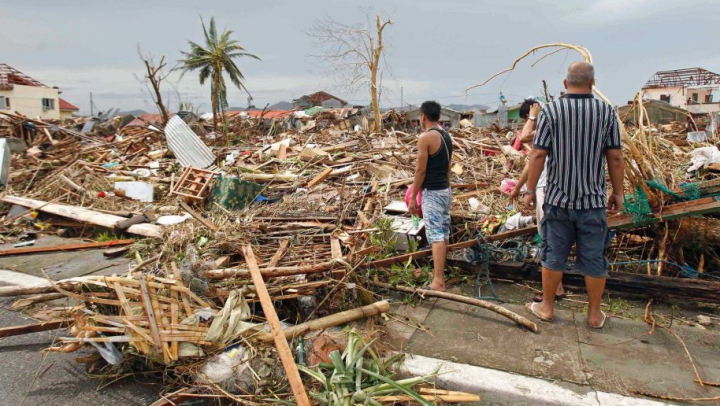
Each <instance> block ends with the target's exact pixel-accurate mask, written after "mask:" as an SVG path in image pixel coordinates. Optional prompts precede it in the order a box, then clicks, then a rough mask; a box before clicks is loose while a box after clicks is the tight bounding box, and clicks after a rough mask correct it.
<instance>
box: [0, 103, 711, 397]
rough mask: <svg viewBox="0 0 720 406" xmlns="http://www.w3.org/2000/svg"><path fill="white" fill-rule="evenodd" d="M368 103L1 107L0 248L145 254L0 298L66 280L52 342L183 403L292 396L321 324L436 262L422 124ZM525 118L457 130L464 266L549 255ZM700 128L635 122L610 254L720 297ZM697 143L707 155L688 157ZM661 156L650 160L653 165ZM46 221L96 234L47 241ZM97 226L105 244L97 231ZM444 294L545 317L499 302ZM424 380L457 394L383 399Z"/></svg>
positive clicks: (54, 228) (361, 311)
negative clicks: (65, 301) (136, 369)
mask: <svg viewBox="0 0 720 406" xmlns="http://www.w3.org/2000/svg"><path fill="white" fill-rule="evenodd" d="M355 113H356V112H353V111H347V110H346V111H320V112H318V113H317V114H315V115H314V116H307V115H306V114H303V115H296V114H289V115H279V114H275V115H267V114H262V113H261V114H247V113H241V114H237V113H228V114H227V115H226V117H225V123H224V125H225V128H226V129H227V130H226V131H224V132H223V134H224V135H222V136H221V135H218V134H216V133H215V132H213V131H212V128H211V125H209V124H208V123H206V122H205V121H203V120H201V119H199V118H197V117H194V116H193V115H186V116H185V117H181V115H175V116H173V117H172V118H171V119H170V120H169V121H168V122H167V123H166V124H165V125H162V124H161V123H157V122H153V123H148V122H145V121H143V120H140V121H139V122H138V121H137V120H135V119H132V120H131V119H130V118H127V117H107V118H104V119H103V120H85V119H75V120H73V121H70V122H64V123H51V122H45V121H39V120H32V119H30V118H27V117H23V116H19V115H15V114H6V113H1V114H0V136H2V137H5V138H8V139H14V140H16V144H11V143H9V142H8V143H7V144H6V146H5V147H4V148H6V151H8V155H9V154H10V151H12V154H11V158H10V159H6V160H5V164H6V166H7V164H8V162H9V166H10V168H11V169H10V170H8V169H7V168H6V169H4V172H5V173H6V174H7V173H9V175H6V176H8V177H7V183H6V186H5V191H4V193H3V197H2V201H3V202H5V203H7V204H8V205H7V206H6V209H7V211H6V214H5V218H4V221H3V224H2V227H1V228H0V230H1V231H2V236H0V238H2V241H3V242H4V243H16V244H18V248H13V249H10V250H6V251H3V255H30V254H36V253H38V252H47V251H51V250H52V249H55V250H66V249H92V248H98V247H103V248H105V249H106V252H107V255H108V256H113V255H127V256H129V257H133V258H136V262H135V263H134V264H133V265H132V266H131V267H130V268H129V269H127V272H125V273H123V274H120V275H114V276H98V275H91V276H85V277H78V278H72V279H69V280H59V281H52V280H49V278H48V280H47V282H46V283H44V284H37V285H31V286H28V285H23V284H18V285H14V286H7V287H0V295H1V296H26V297H25V298H24V299H20V300H19V302H21V303H19V304H18V305H17V306H15V308H27V307H28V306H30V305H36V306H37V305H40V306H41V305H42V304H43V303H45V302H49V301H51V300H55V299H57V298H58V297H59V295H60V296H61V297H67V298H70V299H72V305H71V306H66V307H63V308H61V309H58V311H54V312H51V314H52V315H53V316H52V318H51V319H50V320H45V321H44V322H43V323H41V325H42V326H44V327H37V328H40V329H43V328H45V329H50V328H59V327H63V326H70V329H69V331H68V333H66V334H64V335H62V337H61V338H60V340H59V345H57V346H55V347H53V348H52V350H54V351H62V352H71V351H75V350H77V349H79V348H81V347H83V346H88V345H91V346H94V347H96V348H97V351H98V354H99V355H98V357H96V358H94V359H92V361H93V362H95V361H97V359H99V358H102V360H103V362H104V363H106V364H107V365H106V366H105V367H103V369H102V371H103V374H105V375H106V376H112V375H118V376H119V375H120V374H121V372H122V371H128V370H130V365H136V364H137V362H135V361H137V360H142V363H143V364H144V365H145V367H146V368H150V369H153V370H155V371H158V372H163V373H165V374H167V375H169V376H172V377H173V378H174V379H175V381H176V382H178V385H177V386H176V387H172V388H168V391H167V392H168V393H167V394H170V392H173V393H172V396H170V395H168V399H171V400H173V399H174V400H173V401H178V399H180V398H182V397H183V396H192V394H193V393H195V394H198V393H212V394H214V395H218V396H225V397H228V398H230V399H236V400H237V399H239V398H238V396H241V397H242V399H243V401H244V402H245V403H249V402H250V401H254V402H257V403H262V402H264V401H268V399H271V398H274V397H277V396H278V395H275V394H278V393H285V394H287V393H288V390H287V389H286V385H288V384H289V385H290V389H291V391H292V393H293V395H294V397H295V399H296V401H298V403H302V401H301V399H302V397H303V396H304V393H305V392H304V389H303V387H304V385H303V383H302V382H300V380H299V375H297V367H294V365H295V361H293V354H292V352H295V358H296V359H298V362H301V360H300V358H304V357H305V351H306V350H308V349H310V352H312V349H313V348H315V347H316V346H314V344H313V343H312V340H315V339H317V337H318V335H317V334H316V333H311V334H308V335H306V333H308V332H310V331H318V330H322V329H328V328H331V327H335V326H341V325H345V324H347V323H350V322H353V321H356V320H360V319H364V318H368V317H372V316H374V315H377V314H380V313H384V312H387V311H388V309H389V305H388V302H387V301H385V300H383V296H382V294H381V293H378V292H383V291H384V290H383V291H380V290H378V288H377V287H378V286H382V287H383V289H397V290H401V291H402V290H403V289H404V291H409V292H413V291H415V289H414V288H411V286H410V285H414V284H417V283H423V281H427V279H428V278H429V276H430V273H431V271H430V267H429V266H428V265H427V264H426V263H425V262H424V261H423V260H422V258H423V257H426V256H428V255H429V251H428V250H427V249H421V248H422V247H423V246H424V243H423V240H422V221H420V222H419V223H418V225H414V224H413V220H412V218H411V216H410V215H409V214H408V213H407V207H406V206H405V203H404V198H403V196H404V195H405V191H406V189H407V187H408V186H409V185H411V184H412V181H413V173H414V165H415V159H414V157H415V153H416V134H414V133H411V132H410V131H411V130H410V129H411V128H413V127H412V124H411V123H408V121H407V116H406V115H405V114H404V113H401V112H390V113H386V114H385V116H384V120H385V122H386V123H387V131H385V132H384V133H383V134H368V133H367V132H366V131H365V130H364V128H367V121H366V120H365V121H364V122H363V120H362V119H361V118H359V117H355V116H354V114H355ZM131 123H134V124H133V125H130V124H131ZM513 127H514V126H513ZM515 130H516V128H512V127H503V128H500V127H499V126H494V127H492V128H475V127H473V126H472V125H468V124H467V123H466V124H464V125H463V128H458V129H452V130H451V134H452V135H453V137H454V139H453V144H454V148H455V151H456V153H455V155H454V157H453V163H452V166H451V172H452V173H451V177H452V186H453V189H454V192H455V195H454V201H453V210H452V217H453V231H452V236H451V242H452V243H453V244H452V245H451V247H450V249H451V251H454V253H455V254H458V253H459V255H456V256H455V258H456V259H459V260H460V261H455V262H454V263H456V264H457V263H459V262H464V263H466V264H468V265H469V266H472V264H484V265H486V266H487V265H488V264H493V263H495V264H497V263H503V262H507V261H513V262H515V263H520V264H525V265H524V266H525V267H527V266H532V264H533V263H534V262H533V260H534V256H535V253H536V252H537V241H536V238H535V234H536V233H535V227H534V226H533V225H532V222H531V217H530V216H531V213H529V212H526V213H523V212H522V211H519V210H518V209H520V208H518V207H512V206H510V205H509V202H508V197H507V195H506V193H507V192H508V190H507V186H504V185H507V184H509V183H510V182H512V180H513V179H517V178H518V177H519V174H520V172H521V171H522V169H523V167H524V165H525V157H524V153H523V151H516V150H514V149H513V148H512V147H511V144H512V141H513V138H514V136H515ZM686 133H687V130H686V129H685V128H683V127H682V125H678V124H673V125H670V126H655V127H653V128H652V129H650V128H644V127H641V128H638V129H631V130H630V131H629V133H628V134H627V135H626V137H627V139H629V140H631V142H632V145H631V146H630V147H629V148H630V149H631V151H629V153H628V154H627V155H629V156H630V157H631V158H630V159H631V160H630V161H629V162H635V163H632V165H635V167H636V169H637V170H636V171H631V173H630V175H629V180H628V190H629V191H631V192H632V193H629V195H628V207H629V209H628V212H627V213H626V214H624V215H622V216H619V217H615V218H611V219H610V224H611V227H612V228H614V229H617V230H621V231H618V233H617V235H616V237H615V239H614V243H613V244H612V246H611V249H610V252H609V256H610V258H611V262H612V263H613V264H614V265H613V271H615V272H613V275H615V276H619V278H620V280H623V281H625V286H626V289H635V290H636V291H641V290H642V289H645V291H650V292H653V293H655V292H663V294H665V293H668V291H671V290H672V289H673V287H677V286H681V285H683V283H685V282H686V281H687V280H690V279H693V281H694V282H696V283H694V284H693V286H694V290H683V291H681V292H680V291H678V292H674V293H675V294H677V295H679V296H685V297H688V296H692V297H696V298H698V299H702V300H711V299H712V296H713V294H712V292H717V290H714V289H716V284H717V282H706V280H709V279H713V278H718V277H719V276H720V274H716V273H714V272H712V271H711V270H713V269H717V265H718V264H720V258H719V257H718V256H717V255H716V254H715V252H714V250H701V251H697V252H694V251H693V252H691V251H690V250H689V248H688V247H689V245H688V244H687V241H689V240H691V241H693V243H705V244H707V245H710V246H712V247H717V246H720V234H717V232H716V231H715V230H716V229H717V228H712V227H709V226H706V227H704V228H703V226H702V225H699V224H697V222H695V219H694V218H692V217H690V216H693V215H706V214H709V213H714V212H718V211H720V202H718V201H717V199H716V197H715V196H716V195H717V194H718V193H719V192H720V180H714V176H715V175H714V174H713V172H712V171H713V167H712V165H713V164H714V162H715V161H714V160H715V159H716V158H715V157H714V155H713V152H712V151H709V152H708V153H707V154H705V155H703V154H702V153H698V152H697V151H698V149H695V148H693V147H695V146H696V144H695V143H689V144H688V145H687V146H684V145H681V143H678V142H673V140H674V139H679V137H682V135H683V134H686ZM713 139H714V138H713ZM705 148H710V149H712V148H715V147H714V146H711V145H709V146H706V147H705ZM715 150H717V148H715ZM648 151H652V155H648V154H647V152H648ZM638 155H639V156H640V157H638ZM718 155H720V153H718ZM691 156H692V157H693V158H692V159H693V162H694V163H695V164H696V165H697V168H695V169H694V170H693V171H692V172H691V173H688V172H687V167H688V166H689V165H690V160H691ZM703 157H705V158H706V159H705V160H704V161H702V158H703ZM718 158H720V157H718ZM632 159H636V160H637V159H643V160H644V161H643V162H644V163H642V164H636V162H638V161H632ZM663 162H664V163H665V164H664V165H663V164H662V163H663ZM670 162H672V164H669V163H670ZM658 163H659V164H660V165H662V166H656V167H655V169H653V173H644V172H643V171H644V170H645V168H647V167H652V165H657V164H658ZM718 163H720V161H718ZM641 175H642V177H640V176H641ZM633 176H634V177H633ZM651 179H652V180H654V181H655V182H654V183H652V182H646V180H651ZM704 220H705V221H709V222H717V221H718V220H716V219H712V218H705V219H704ZM713 224H714V223H713ZM691 230H692V231H691ZM698 230H704V231H702V232H699V231H698ZM43 234H57V235H60V236H63V237H68V238H70V237H76V238H84V239H92V240H96V241H95V242H91V243H87V244H79V245H77V244H76V245H74V248H69V247H65V246H63V245H59V246H56V247H51V248H50V249H48V248H43V249H42V250H41V249H39V248H33V247H32V246H31V244H32V241H33V240H35V239H36V238H39V237H40V236H41V235H43ZM101 235H103V236H105V238H103V239H102V240H103V241H104V242H103V241H97V240H99V238H98V237H99V236H101ZM128 240H130V241H128ZM20 246H22V247H20ZM489 248H490V249H489ZM404 251H407V253H405V252H404ZM399 268H402V269H399ZM491 268H492V267H491ZM492 269H493V273H494V274H498V273H501V272H502V269H503V268H502V267H498V268H497V269H494V268H492ZM619 271H622V272H619ZM502 275H503V277H504V278H513V277H521V276H518V275H520V274H512V273H509V274H508V273H505V274H502ZM668 276H670V277H673V278H666V277H668ZM622 278H626V279H622ZM683 286H684V285H683ZM698 292H700V293H698ZM702 292H705V293H702ZM426 293H428V295H432V292H426ZM445 296H447V298H450V299H453V300H462V301H465V302H466V303H471V304H475V305H478V306H481V307H484V308H488V309H490V310H493V311H496V312H498V313H501V314H503V315H505V316H507V317H508V318H511V319H513V320H514V321H516V322H517V323H518V324H519V325H520V326H523V327H526V328H528V329H530V330H533V331H537V326H535V324H534V323H532V322H530V321H529V320H527V319H525V318H524V317H521V316H518V315H516V314H514V313H512V312H509V311H507V310H506V309H504V308H502V307H500V306H497V305H495V304H492V303H488V302H485V301H482V300H479V299H472V298H464V299H463V298H462V297H453V296H457V295H450V294H446V295H445ZM445 296H443V297H445ZM715 301H717V298H715ZM257 303H260V306H257ZM45 313H47V311H45ZM279 320H283V323H282V324H281V323H280V321H279ZM37 328H35V329H31V330H28V329H27V328H20V327H19V328H17V329H15V330H12V331H13V332H14V333H13V334H21V333H24V332H28V331H38V330H37ZM5 334H6V335H7V334H10V333H8V332H7V331H6V332H5ZM303 338H305V339H306V340H307V341H308V342H307V343H304V341H303ZM288 340H290V344H288ZM368 341H369V340H368ZM273 342H274V343H275V347H271V346H269V344H270V343H273ZM343 346H347V347H344V348H349V347H351V345H349V344H348V343H345V344H343V345H340V346H339V347H338V348H340V349H341V350H342V348H343ZM291 347H292V348H294V349H295V351H292V350H291V349H290V348H291ZM346 351H347V350H346ZM341 352H343V351H338V353H337V356H340V353H341ZM311 355H313V357H314V358H315V359H316V362H315V364H317V363H318V362H326V363H334V362H335V361H336V360H335V359H333V358H332V357H335V355H332V354H331V355H332V357H330V355H328V354H327V353H323V352H322V351H320V353H313V354H311ZM344 355H347V353H344ZM303 362H304V361H303ZM315 364H313V365H315ZM228 365H229V366H228ZM358 365H363V364H362V362H360V364H358ZM240 366H243V367H242V368H240ZM248 368H250V369H252V370H253V371H254V372H253V373H250V372H248ZM283 369H284V373H283V372H282V371H283ZM304 369H305V368H304ZM240 370H242V371H244V372H243V373H240V372H238V371H240ZM218 371H221V372H218ZM228 371H229V372H228ZM313 371H314V370H313ZM375 372H378V371H375ZM309 373H313V372H312V371H311V372H309ZM316 373H319V372H316ZM378 373H379V372H378ZM383 374H384V376H385V377H391V376H392V372H390V371H384V372H383ZM249 376H252V377H253V378H252V379H249V378H248V377H249ZM378 379H379V378H378ZM240 381H242V382H240ZM380 381H381V380H370V381H368V387H371V386H372V385H376V384H378V382H380ZM420 383H421V382H415V383H414V384H415V385H416V384H420ZM313 388H314V387H313ZM380 392H382V391H380ZM380 392H379V394H378V396H380V394H382V395H385V396H387V395H388V393H389V392H382V393H380ZM418 393H421V394H422V396H423V397H422V399H438V398H440V399H442V396H443V394H439V392H436V393H430V392H428V391H427V390H426V389H418V391H417V392H415V391H411V392H409V393H408V392H403V393H401V394H397V395H398V396H399V397H398V396H396V397H394V398H393V397H390V398H388V399H390V400H388V401H398V400H412V399H414V400H416V398H415V397H414V396H415V395H417V394H418ZM249 395H252V396H249ZM315 395H317V396H321V395H318V394H317V393H315ZM444 395H447V394H444ZM452 395H453V396H455V397H454V398H453V399H464V400H468V398H463V396H464V394H457V393H454V394H452ZM243 396H245V397H243ZM402 396H410V398H407V399H405V398H402ZM447 396H449V395H447ZM447 398H452V397H447ZM470 400H471V399H470ZM158 404H165V403H158ZM167 404H170V403H167Z"/></svg>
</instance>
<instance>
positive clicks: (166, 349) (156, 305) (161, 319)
mask: <svg viewBox="0 0 720 406" xmlns="http://www.w3.org/2000/svg"><path fill="white" fill-rule="evenodd" d="M148 291H149V292H150V301H151V303H152V306H153V312H155V319H156V321H157V322H158V327H160V326H162V329H161V330H160V340H162V348H163V360H164V361H165V363H166V364H169V363H170V362H171V361H172V358H171V353H170V344H169V343H168V340H167V337H165V336H164V334H163V333H162V330H167V329H168V326H169V325H170V322H169V321H168V319H167V317H165V313H163V308H162V307H160V301H159V300H158V293H157V289H155V288H154V287H153V286H152V285H150V286H148Z"/></svg>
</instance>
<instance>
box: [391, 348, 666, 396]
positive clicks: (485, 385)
mask: <svg viewBox="0 0 720 406" xmlns="http://www.w3.org/2000/svg"><path fill="white" fill-rule="evenodd" d="M438 368H440V373H439V376H438V377H437V378H436V382H437V384H438V386H439V387H442V388H443V389H447V390H456V391H463V392H469V393H474V394H478V395H481V396H483V395H485V396H487V397H491V398H492V399H493V400H494V401H496V402H498V401H499V402H501V403H505V404H508V405H533V406H545V405H547V406H565V405H567V406H661V405H671V404H670V403H663V402H656V401H653V400H647V399H641V398H633V397H629V396H623V395H618V394H614V393H606V392H598V391H595V390H592V389H591V388H589V387H586V386H581V385H574V384H564V383H553V382H550V381H545V380H542V379H538V378H530V377H526V376H522V375H517V374H511V373H509V372H503V371H497V370H494V369H489V368H482V367H477V366H473V365H467V364H458V363H454V362H448V361H443V360H439V359H435V358H428V357H423V356H420V355H410V354H408V355H407V356H406V359H405V363H404V364H403V367H402V373H403V374H405V375H408V376H422V375H429V374H432V373H433V372H435V371H436V370H437V369H438ZM483 400H484V399H483Z"/></svg>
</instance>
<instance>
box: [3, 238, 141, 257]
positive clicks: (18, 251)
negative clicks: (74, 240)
mask: <svg viewBox="0 0 720 406" xmlns="http://www.w3.org/2000/svg"><path fill="white" fill-rule="evenodd" d="M134 242H135V240H113V241H104V242H91V243H84V244H67V245H53V246H52V247H28V248H14V249H10V250H0V257H6V256H10V255H25V254H39V253H43V252H57V251H76V250H84V249H87V248H109V247H117V246H121V245H130V244H133V243H134Z"/></svg>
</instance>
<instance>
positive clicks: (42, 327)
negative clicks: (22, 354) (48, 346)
mask: <svg viewBox="0 0 720 406" xmlns="http://www.w3.org/2000/svg"><path fill="white" fill-rule="evenodd" d="M72 323H73V321H72V319H68V320H53V321H46V322H43V323H34V324H26V325H23V326H12V327H4V328H0V337H12V336H19V335H23V334H30V333H37V332H40V331H49V330H57V329H60V328H65V327H68V326H70V325H72Z"/></svg>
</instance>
